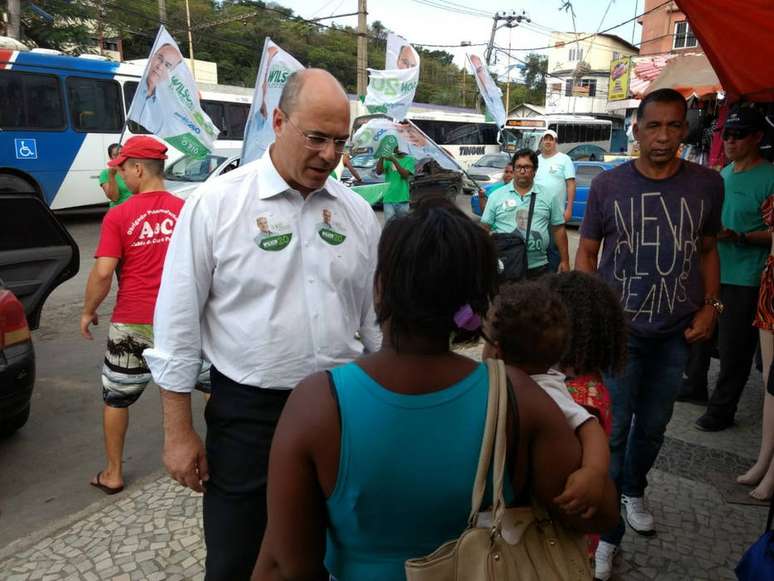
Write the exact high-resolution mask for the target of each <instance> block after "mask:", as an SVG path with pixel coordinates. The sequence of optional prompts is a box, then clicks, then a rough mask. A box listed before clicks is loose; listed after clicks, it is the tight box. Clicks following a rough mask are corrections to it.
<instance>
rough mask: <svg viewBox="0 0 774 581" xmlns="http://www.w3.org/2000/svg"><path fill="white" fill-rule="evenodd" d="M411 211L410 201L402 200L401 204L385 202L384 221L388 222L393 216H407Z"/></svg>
mask: <svg viewBox="0 0 774 581" xmlns="http://www.w3.org/2000/svg"><path fill="white" fill-rule="evenodd" d="M408 213H409V203H408V202H402V203H400V204H389V203H385V204H384V223H385V224H386V223H387V222H389V221H390V220H392V219H393V218H400V217H401V216H406V215H407V214H408Z"/></svg>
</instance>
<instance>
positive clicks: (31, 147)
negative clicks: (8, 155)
mask: <svg viewBox="0 0 774 581" xmlns="http://www.w3.org/2000/svg"><path fill="white" fill-rule="evenodd" d="M13 142H14V145H15V146H16V159H38V142H37V141H36V140H35V139H14V140H13Z"/></svg>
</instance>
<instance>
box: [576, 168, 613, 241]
mask: <svg viewBox="0 0 774 581" xmlns="http://www.w3.org/2000/svg"><path fill="white" fill-rule="evenodd" d="M619 163H621V162H620V161H616V162H606V161H576V162H573V165H574V166H575V202H574V203H573V205H572V218H570V221H569V222H568V223H569V224H572V225H576V226H577V225H580V223H581V222H583V215H584V214H585V213H586V203H587V201H588V199H589V188H590V187H591V180H593V179H594V178H595V177H597V176H598V175H599V174H601V173H602V172H603V171H607V170H609V169H613V168H614V167H615V166H616V165H618V164H619Z"/></svg>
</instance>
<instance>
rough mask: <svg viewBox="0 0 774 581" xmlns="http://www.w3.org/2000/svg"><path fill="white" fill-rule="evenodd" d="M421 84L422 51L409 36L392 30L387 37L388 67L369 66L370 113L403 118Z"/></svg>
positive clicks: (386, 64) (368, 104)
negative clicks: (418, 52) (381, 69)
mask: <svg viewBox="0 0 774 581" xmlns="http://www.w3.org/2000/svg"><path fill="white" fill-rule="evenodd" d="M418 84H419V54H417V51H416V50H414V47H413V46H411V45H410V44H409V43H408V41H407V40H406V39H405V38H403V37H401V36H398V35H397V34H392V33H391V34H390V35H389V37H388V38H387V55H386V59H385V70H383V71H380V70H376V69H368V88H367V89H366V98H365V106H366V107H367V108H368V112H369V113H383V114H384V115H387V116H388V117H390V118H392V119H395V120H396V121H402V120H403V119H405V118H406V115H407V114H408V110H409V107H411V103H413V102H414V93H416V90H417V85H418Z"/></svg>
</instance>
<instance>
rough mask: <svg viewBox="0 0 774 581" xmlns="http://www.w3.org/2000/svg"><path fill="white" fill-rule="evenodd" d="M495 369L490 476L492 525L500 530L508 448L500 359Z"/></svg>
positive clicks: (504, 384)
mask: <svg viewBox="0 0 774 581" xmlns="http://www.w3.org/2000/svg"><path fill="white" fill-rule="evenodd" d="M495 366H496V369H497V394H498V398H497V399H498V405H497V429H496V431H495V448H494V473H493V477H492V515H493V517H494V518H493V519H492V526H493V528H494V530H496V531H497V532H499V531H500V527H501V524H502V520H503V516H504V515H505V497H504V495H503V482H504V480H505V457H506V451H507V449H508V429H507V428H508V427H507V424H508V380H507V374H506V371H505V364H504V363H503V361H502V360H501V359H498V360H497V361H495Z"/></svg>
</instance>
